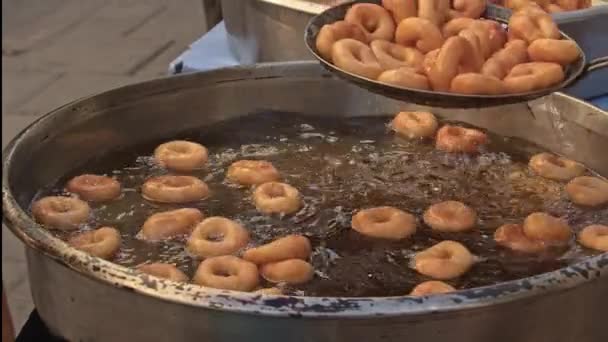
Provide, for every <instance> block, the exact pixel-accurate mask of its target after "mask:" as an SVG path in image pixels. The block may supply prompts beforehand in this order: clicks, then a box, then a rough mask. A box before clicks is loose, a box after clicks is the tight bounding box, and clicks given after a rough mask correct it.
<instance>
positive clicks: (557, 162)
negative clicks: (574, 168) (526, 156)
mask: <svg viewBox="0 0 608 342" xmlns="http://www.w3.org/2000/svg"><path fill="white" fill-rule="evenodd" d="M547 162H549V163H550V164H553V165H555V166H558V167H567V166H568V165H566V163H564V161H563V160H562V159H561V158H559V157H557V156H553V155H551V156H547Z"/></svg>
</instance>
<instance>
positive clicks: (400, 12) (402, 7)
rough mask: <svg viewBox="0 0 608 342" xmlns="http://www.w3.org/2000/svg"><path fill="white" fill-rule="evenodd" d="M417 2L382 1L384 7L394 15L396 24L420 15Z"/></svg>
mask: <svg viewBox="0 0 608 342" xmlns="http://www.w3.org/2000/svg"><path fill="white" fill-rule="evenodd" d="M417 2H418V1H417V0H382V6H383V7H384V8H386V10H387V11H389V12H390V13H391V14H392V15H393V20H395V23H397V24H398V23H400V22H401V20H403V19H405V18H409V17H415V16H417V15H418V4H417Z"/></svg>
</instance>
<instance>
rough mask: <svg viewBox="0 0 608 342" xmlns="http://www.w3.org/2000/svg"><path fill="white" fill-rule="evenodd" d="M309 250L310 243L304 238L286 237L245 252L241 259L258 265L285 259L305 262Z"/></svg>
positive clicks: (298, 236) (300, 236)
mask: <svg viewBox="0 0 608 342" xmlns="http://www.w3.org/2000/svg"><path fill="white" fill-rule="evenodd" d="M311 249H312V248H311V246H310V241H308V238H306V237H305V236H302V235H288V236H285V237H282V238H280V239H278V240H275V241H272V242H270V243H267V244H265V245H262V246H258V247H255V248H250V249H248V250H246V251H245V254H243V259H245V260H247V261H251V262H253V263H254V264H258V265H261V264H267V263H271V262H277V261H281V260H287V259H302V260H306V259H308V257H309V256H310V253H311Z"/></svg>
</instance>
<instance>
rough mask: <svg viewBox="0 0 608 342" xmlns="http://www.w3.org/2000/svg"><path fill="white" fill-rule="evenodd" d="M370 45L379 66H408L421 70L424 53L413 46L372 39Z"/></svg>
mask: <svg viewBox="0 0 608 342" xmlns="http://www.w3.org/2000/svg"><path fill="white" fill-rule="evenodd" d="M370 47H371V48H372V51H373V53H374V55H376V58H377V59H378V62H379V63H380V66H381V67H382V68H384V69H385V70H390V69H398V68H401V67H409V68H413V69H415V70H417V71H422V61H423V60H424V55H423V54H422V53H421V52H420V51H418V50H417V49H415V48H410V47H405V46H401V45H398V44H394V43H391V42H388V41H386V40H374V41H373V42H372V43H371V44H370Z"/></svg>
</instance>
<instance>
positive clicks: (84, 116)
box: [2, 62, 608, 342]
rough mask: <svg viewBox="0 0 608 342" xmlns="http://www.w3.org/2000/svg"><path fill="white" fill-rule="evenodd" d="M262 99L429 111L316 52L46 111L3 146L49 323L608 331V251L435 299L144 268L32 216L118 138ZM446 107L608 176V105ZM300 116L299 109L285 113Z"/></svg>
mask: <svg viewBox="0 0 608 342" xmlns="http://www.w3.org/2000/svg"><path fill="white" fill-rule="evenodd" d="M261 109H268V110H275V111H283V112H301V113H306V114H315V115H328V116H330V115H346V116H357V115H370V114H371V115H374V114H376V115H382V114H388V113H394V112H396V111H398V110H404V109H422V108H421V107H417V106H414V105H410V104H407V103H402V102H397V101H393V100H389V99H386V98H383V97H381V96H378V95H374V94H371V93H368V92H366V91H364V90H361V89H360V88H357V87H355V86H352V85H349V84H347V83H344V82H343V81H341V80H338V79H335V78H332V77H331V76H330V75H328V74H327V73H326V72H324V71H323V70H322V69H321V68H320V67H319V66H318V64H316V63H313V62H293V63H281V64H268V65H260V66H257V67H242V68H231V69H223V70H216V71H211V72H205V73H198V74H189V75H182V76H176V77H171V78H165V79H158V80H153V81H149V82H146V83H142V84H137V85H132V86H127V87H123V88H119V89H115V90H112V91H109V92H106V93H103V94H100V95H97V96H93V97H89V98H85V99H82V100H79V101H76V102H74V103H71V104H69V105H66V106H64V107H61V108H59V109H57V110H55V111H53V112H52V113H50V114H48V115H46V116H44V117H43V118H41V119H39V120H38V121H36V122H35V123H34V124H32V125H31V126H30V127H28V128H26V129H25V130H24V131H23V132H22V133H21V134H20V135H19V136H17V137H16V138H15V139H14V140H13V141H12V142H11V143H10V145H9V146H8V147H7V148H6V150H5V151H4V154H3V167H4V171H5V172H4V173H3V175H2V196H3V198H2V201H3V213H4V220H5V223H6V224H7V225H8V226H9V227H10V228H11V230H12V231H13V232H14V233H15V234H16V235H17V236H18V237H19V238H20V239H21V240H22V241H24V242H25V243H26V245H27V247H28V248H27V258H28V268H29V276H30V283H31V288H32V294H33V298H34V302H35V304H36V307H37V309H38V311H39V313H40V315H41V316H42V318H43V320H44V321H45V322H46V323H47V324H48V326H49V327H50V328H51V329H52V331H53V332H54V333H56V334H57V335H60V336H62V337H64V338H66V339H68V340H70V341H113V342H122V341H125V342H126V341H129V342H139V341H146V342H149V341H186V342H188V341H197V342H198V341H214V342H217V341H332V342H336V341H348V342H352V341H366V342H367V341H370V342H371V341H418V342H427V341H448V340H449V341H453V342H462V341H467V342H488V341H493V342H512V341H523V342H538V341H549V342H574V341H575V342H599V341H608V329H606V326H605V318H606V310H607V309H606V308H608V253H605V254H602V255H599V256H595V257H592V258H588V259H586V260H585V261H583V262H581V263H579V264H576V265H573V266H572V267H568V268H564V269H561V270H558V271H555V272H551V273H546V274H541V275H538V276H535V277H531V278H526V279H522V280H518V281H511V282H507V283H501V284H498V285H495V286H489V287H483V288H477V289H469V290H463V291H459V292H457V293H453V294H448V295H444V296H434V297H429V298H410V297H391V298H318V297H283V296H264V297H262V296H260V295H256V294H250V293H239V292H230V291H221V290H213V289H206V288H202V287H198V286H194V285H184V284H178V283H173V282H170V281H165V280H160V279H156V278H153V277H150V276H146V275H141V274H138V273H136V272H135V271H132V270H130V269H127V268H124V267H122V266H118V265H116V264H113V263H110V262H107V261H104V260H101V259H98V258H94V257H91V256H89V255H87V254H85V253H82V252H80V251H77V250H75V249H73V248H71V247H69V246H68V245H67V244H65V243H64V242H62V241H61V240H59V239H57V238H54V237H53V235H52V234H50V233H49V232H48V231H47V230H45V229H42V228H41V227H40V226H38V225H37V224H35V223H34V222H33V221H32V220H31V219H30V217H29V215H28V212H27V211H28V205H29V203H30V201H31V199H32V197H33V196H34V194H35V193H36V191H37V190H38V189H39V188H40V187H43V186H45V185H47V184H50V183H52V182H53V181H55V180H56V179H58V177H61V176H63V175H64V174H66V173H67V172H68V171H70V170H71V169H72V168H73V167H74V165H77V164H80V163H81V162H83V161H85V160H88V159H89V158H91V157H92V156H95V155H99V154H101V153H104V152H106V151H110V150H113V149H116V148H119V147H125V146H131V145H134V144H139V143H143V142H147V141H150V140H153V139H158V138H169V137H172V136H173V135H174V134H176V133H178V132H181V131H184V130H186V129H188V128H192V127H200V126H204V125H206V124H210V123H213V122H216V121H218V120H223V119H227V118H231V117H237V116H241V115H246V114H247V113H251V112H254V111H259V110H261ZM431 110H432V111H434V112H435V113H436V114H438V115H439V116H442V117H446V118H449V119H452V120H460V121H464V122H468V123H471V124H473V125H477V126H481V127H484V128H487V129H488V130H490V131H493V132H496V133H498V134H502V135H508V136H515V137H520V138H524V139H527V140H530V141H532V142H535V143H537V144H539V145H541V146H543V147H544V148H546V149H548V150H552V151H554V152H558V153H562V154H564V155H566V156H568V157H571V158H573V159H576V160H579V161H581V162H583V163H585V164H587V165H589V166H590V167H592V168H594V169H595V170H597V171H599V172H600V173H602V174H603V175H604V176H606V175H608V153H606V147H607V146H608V114H607V113H606V112H603V111H601V110H599V109H597V108H595V107H593V106H591V105H589V104H586V103H584V102H581V101H578V100H576V99H573V98H570V97H568V96H566V95H563V94H554V95H551V96H548V97H545V98H542V99H539V100H536V101H534V102H531V103H523V104H517V105H509V106H502V107H492V108H485V109H475V110H454V109H450V110H443V109H431ZM286 115H287V114H286Z"/></svg>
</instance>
